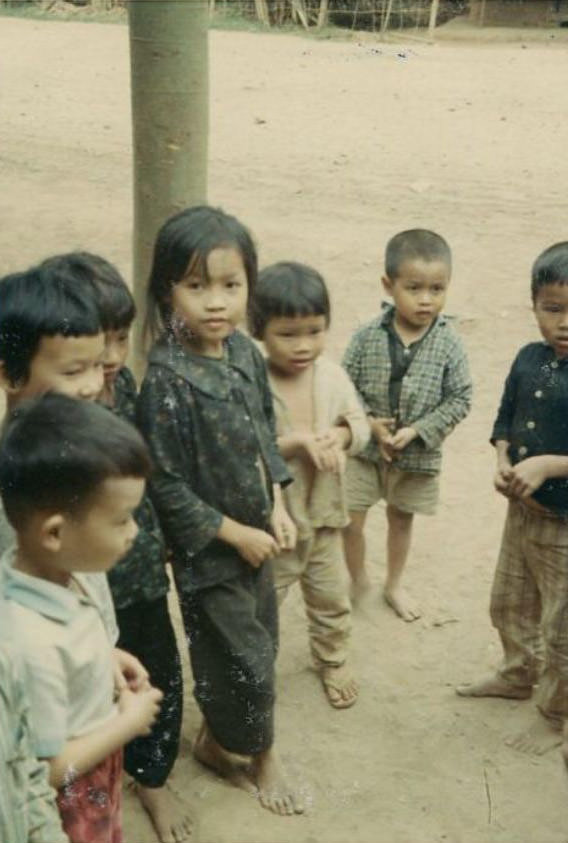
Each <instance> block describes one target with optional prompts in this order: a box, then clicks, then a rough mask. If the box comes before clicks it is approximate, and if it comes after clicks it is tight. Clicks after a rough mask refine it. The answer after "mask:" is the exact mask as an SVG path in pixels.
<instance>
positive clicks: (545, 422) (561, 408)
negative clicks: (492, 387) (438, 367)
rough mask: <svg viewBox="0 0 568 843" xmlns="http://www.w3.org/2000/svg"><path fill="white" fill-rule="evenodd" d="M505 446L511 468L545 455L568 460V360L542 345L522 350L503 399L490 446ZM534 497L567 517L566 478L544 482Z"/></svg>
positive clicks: (567, 494) (508, 378) (532, 345)
mask: <svg viewBox="0 0 568 843" xmlns="http://www.w3.org/2000/svg"><path fill="white" fill-rule="evenodd" d="M498 440H501V441H505V442H509V443H510V444H509V450H508V454H509V459H510V460H511V463H512V464H513V465H515V464H516V463H518V462H520V461H521V460H523V459H527V458H528V457H535V456H541V455H543V454H557V455H568V358H565V359H558V358H557V357H556V355H555V352H554V350H553V349H552V348H551V347H550V346H549V345H547V344H546V343H543V342H536V343H530V344H529V345H526V346H525V347H524V348H522V349H521V350H520V351H519V353H518V355H517V357H516V359H515V361H514V362H513V365H512V367H511V371H510V373H509V376H508V377H507V380H506V381H505V388H504V391H503V396H502V398H501V404H500V407H499V411H498V413H497V419H496V421H495V424H494V427H493V432H492V435H491V441H492V442H493V443H494V442H496V441H498ZM532 497H533V498H534V499H535V500H536V501H537V502H538V503H540V504H541V505H542V506H544V507H546V508H547V509H550V510H552V511H553V512H558V513H561V514H567V513H568V478H565V477H558V478H551V479H550V480H546V481H545V482H544V483H543V484H542V486H541V487H540V488H539V489H537V490H536V492H534V493H533V495H532Z"/></svg>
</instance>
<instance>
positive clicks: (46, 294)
mask: <svg viewBox="0 0 568 843" xmlns="http://www.w3.org/2000/svg"><path fill="white" fill-rule="evenodd" d="M101 331H102V326H101V320H100V316H99V310H98V306H97V301H96V298H95V293H94V289H93V287H92V285H91V284H77V283H75V282H74V281H72V280H70V279H69V278H68V277H66V276H61V275H59V274H58V273H57V272H56V271H53V269H52V268H51V267H50V266H48V265H46V266H36V267H33V268H32V269H29V270H27V271H26V272H18V273H14V274H13V275H7V276H6V277H4V278H3V279H2V280H0V361H2V363H3V365H4V374H5V376H6V378H7V380H8V381H9V382H10V383H11V384H12V385H14V386H15V385H16V384H21V383H25V381H26V380H27V379H28V377H29V374H30V366H31V363H32V361H33V359H34V357H35V355H36V354H37V352H38V348H39V345H40V342H41V340H42V339H43V337H55V336H63V337H81V336H89V337H90V336H95V335H96V334H100V333H101Z"/></svg>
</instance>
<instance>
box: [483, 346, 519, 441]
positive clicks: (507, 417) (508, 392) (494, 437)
mask: <svg viewBox="0 0 568 843" xmlns="http://www.w3.org/2000/svg"><path fill="white" fill-rule="evenodd" d="M518 359H519V357H518V355H517V357H516V358H515V360H514V362H513V365H512V366H511V371H510V372H509V374H508V376H507V379H506V381H505V386H504V389H503V395H502V396H501V403H500V404H499V410H498V411H497V418H496V419H495V423H494V424H493V430H492V432H491V438H490V442H491V444H492V445H494V444H495V442H498V441H503V442H509V440H510V438H511V427H512V423H513V417H514V414H515V406H516V402H517V380H518V377H517V368H518Z"/></svg>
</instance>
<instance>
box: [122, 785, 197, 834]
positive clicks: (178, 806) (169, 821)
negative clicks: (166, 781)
mask: <svg viewBox="0 0 568 843" xmlns="http://www.w3.org/2000/svg"><path fill="white" fill-rule="evenodd" d="M136 793H137V794H138V798H139V799H140V802H141V803H142V806H143V808H144V810H145V811H146V813H147V814H148V816H149V817H150V820H151V821H152V825H153V826H154V829H155V831H156V834H157V835H158V840H159V841H160V843H180V841H182V840H189V839H190V838H191V834H192V831H193V828H194V825H195V824H194V822H193V820H192V818H191V816H190V814H189V812H188V811H187V810H186V808H185V807H184V805H183V804H182V802H181V801H180V798H179V796H178V795H177V794H176V793H174V791H173V790H172V789H171V788H170V787H169V785H164V786H163V787H142V785H139V784H137V785H136Z"/></svg>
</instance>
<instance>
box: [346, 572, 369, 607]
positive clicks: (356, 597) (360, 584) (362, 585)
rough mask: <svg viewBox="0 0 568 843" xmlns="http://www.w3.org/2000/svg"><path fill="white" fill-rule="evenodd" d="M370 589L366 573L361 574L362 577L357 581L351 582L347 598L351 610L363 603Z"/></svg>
mask: <svg viewBox="0 0 568 843" xmlns="http://www.w3.org/2000/svg"><path fill="white" fill-rule="evenodd" d="M371 589H372V584H371V580H370V579H369V577H368V576H367V574H366V573H363V574H362V576H360V577H358V578H357V579H355V580H353V581H352V582H351V588H350V590H349V597H350V599H351V605H352V606H353V608H356V607H357V606H359V605H360V604H361V603H363V602H364V600H365V598H367V597H369V595H370V592H371Z"/></svg>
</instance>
